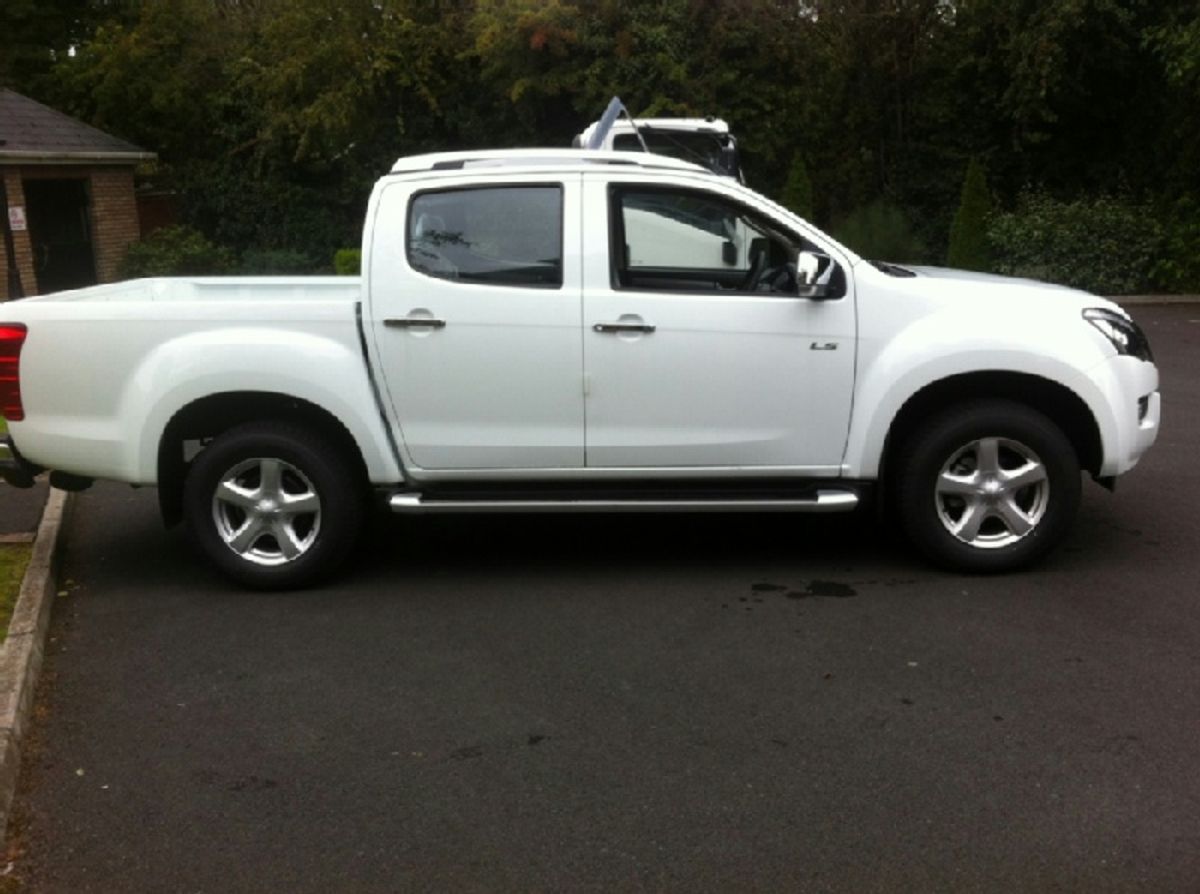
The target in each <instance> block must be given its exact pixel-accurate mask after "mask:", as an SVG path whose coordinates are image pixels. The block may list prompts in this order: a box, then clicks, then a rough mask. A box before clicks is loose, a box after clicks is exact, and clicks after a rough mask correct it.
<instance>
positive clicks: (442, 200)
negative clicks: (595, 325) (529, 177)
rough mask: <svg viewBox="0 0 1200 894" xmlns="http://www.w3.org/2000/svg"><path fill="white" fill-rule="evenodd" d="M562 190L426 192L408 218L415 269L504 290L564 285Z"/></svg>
mask: <svg viewBox="0 0 1200 894" xmlns="http://www.w3.org/2000/svg"><path fill="white" fill-rule="evenodd" d="M562 203H563V191H562V186H561V185H546V186H542V185H535V186H489V187H472V188H465V189H463V188H459V189H448V190H438V191H426V192H420V193H418V194H417V195H416V196H414V197H413V199H412V202H411V203H410V205H409V212H408V235H407V242H408V263H409V265H410V266H411V267H412V268H413V269H414V270H417V271H419V272H421V273H424V274H425V275H426V276H433V277H437V278H438V279H448V280H457V281H461V282H466V283H484V284H488V285H499V286H505V285H507V286H524V287H529V286H533V287H541V288H558V287H561V286H562V282H563V273H562V270H563V264H562V254H563V248H562V245H563V240H562Z"/></svg>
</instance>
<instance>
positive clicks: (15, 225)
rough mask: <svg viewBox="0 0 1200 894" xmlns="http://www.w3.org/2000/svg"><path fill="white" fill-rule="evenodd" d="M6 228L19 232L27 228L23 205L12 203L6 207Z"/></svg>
mask: <svg viewBox="0 0 1200 894" xmlns="http://www.w3.org/2000/svg"><path fill="white" fill-rule="evenodd" d="M8 228H9V229H10V230H12V231H13V232H14V233H21V232H24V231H25V230H26V229H27V227H26V225H25V206H24V205H13V206H11V207H10V208H9V209H8Z"/></svg>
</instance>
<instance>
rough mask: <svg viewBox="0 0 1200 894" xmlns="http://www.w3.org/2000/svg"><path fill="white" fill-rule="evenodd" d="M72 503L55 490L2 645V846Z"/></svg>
mask: <svg viewBox="0 0 1200 894" xmlns="http://www.w3.org/2000/svg"><path fill="white" fill-rule="evenodd" d="M67 504H68V494H67V493H66V492H65V491H61V490H54V489H52V490H51V491H50V494H49V496H48V497H47V499H46V506H45V508H44V509H43V510H42V520H41V523H40V524H39V525H38V529H37V535H36V536H35V538H34V541H33V553H32V555H31V556H30V558H29V566H28V567H27V568H26V569H25V578H24V580H23V581H22V582H21V592H20V593H19V594H18V596H17V604H16V606H15V608H14V609H13V616H12V621H11V622H10V624H9V627H8V638H7V639H6V640H5V641H4V645H3V646H0V845H2V844H3V843H4V840H5V837H6V835H7V831H8V814H9V810H10V809H11V808H12V801H13V796H14V795H15V794H16V791H17V774H18V772H19V771H20V767H21V744H22V741H23V740H24V736H25V733H26V732H27V728H28V725H29V718H30V715H31V713H32V711H33V695H34V690H35V688H36V686H37V678H38V673H39V672H40V671H41V668H42V657H43V656H44V654H45V642H46V631H47V629H48V628H49V626H50V606H51V605H52V604H53V602H54V594H55V584H56V581H57V578H58V541H59V537H60V536H61V533H62V527H63V518H64V515H65V513H66V509H67Z"/></svg>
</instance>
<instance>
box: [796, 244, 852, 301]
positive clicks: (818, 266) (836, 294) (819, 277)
mask: <svg viewBox="0 0 1200 894" xmlns="http://www.w3.org/2000/svg"><path fill="white" fill-rule="evenodd" d="M838 270H839V268H838V265H837V264H836V263H835V262H834V260H833V258H831V257H829V255H827V254H821V253H819V252H815V251H801V252H800V253H799V254H798V255H797V256H796V294H797V295H799V296H800V297H801V298H811V299H812V300H814V301H823V300H825V299H827V298H840V297H841V295H842V294H844V290H842V289H835V288H834V287H833V283H834V279H835V277H834V272H835V271H838Z"/></svg>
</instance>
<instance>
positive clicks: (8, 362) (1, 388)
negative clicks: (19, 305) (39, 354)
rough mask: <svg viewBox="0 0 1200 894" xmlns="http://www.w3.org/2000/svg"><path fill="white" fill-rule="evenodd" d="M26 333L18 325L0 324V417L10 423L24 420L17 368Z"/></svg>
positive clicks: (18, 370)
mask: <svg viewBox="0 0 1200 894" xmlns="http://www.w3.org/2000/svg"><path fill="white" fill-rule="evenodd" d="M27 332H28V330H27V329H26V328H25V327H24V326H23V325H21V324H20V323H0V416H3V417H4V418H5V419H7V420H9V421H10V422H20V421H21V420H22V419H24V418H25V408H24V407H23V406H21V371H20V368H19V367H20V361H21V346H22V345H23V344H25V336H26V334H27Z"/></svg>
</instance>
